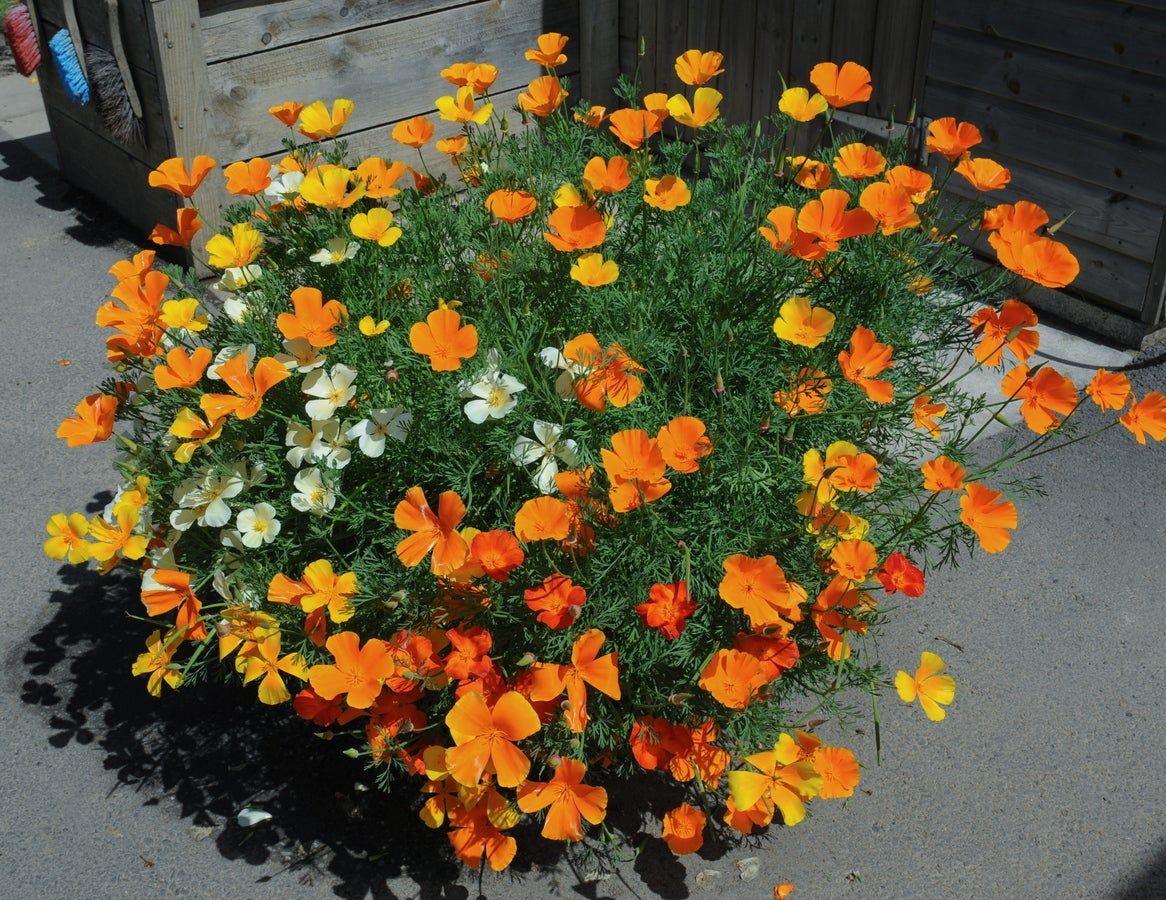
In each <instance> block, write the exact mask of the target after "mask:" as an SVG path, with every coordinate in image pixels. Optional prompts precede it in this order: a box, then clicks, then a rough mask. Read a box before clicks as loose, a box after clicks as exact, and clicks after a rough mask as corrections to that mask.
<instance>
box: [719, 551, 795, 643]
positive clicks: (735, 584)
mask: <svg viewBox="0 0 1166 900" xmlns="http://www.w3.org/2000/svg"><path fill="white" fill-rule="evenodd" d="M723 566H724V570H725V577H724V578H722V579H721V583H720V585H719V586H718V588H717V590H718V593H719V594H720V597H721V599H722V600H724V601H725V602H726V603H728V604H729V606H732V607H734V608H735V609H739V610H741V611H742V612H743V613H745V615H746V616H748V617H749V624H750V625H751V626H752V627H753V628H766V627H769V626H776V627H777V628H778V630H784V631H788V630H789V629H790V628H792V627H793V625H792V623H793V622H798V621H801V618H802V612H801V608H800V607H801V603H802V602H803V601H804V600H805V599H806V592H805V591H804V590H803V589H802V587H801V586H800V585H798V584H795V583H793V582H791V581H787V580H786V577H785V572H783V571H782V569H781V567H780V566H779V565H778V564H777V560H776V559H774V558H773V557H772V556H761V557H751V556H746V555H744V554H743V553H735V554H733V555H732V556H730V557H728V558H727V559H726V560H725V561H724V564H723Z"/></svg>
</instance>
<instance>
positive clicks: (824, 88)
mask: <svg viewBox="0 0 1166 900" xmlns="http://www.w3.org/2000/svg"><path fill="white" fill-rule="evenodd" d="M810 83H811V84H813V85H814V87H816V88H817V89H818V91H819V93H821V95H822V96H823V97H825V98H826V102H827V103H829V104H830V105H831V106H833V107H835V108H841V107H844V106H851V105H853V104H855V103H862V102H864V101H866V100H869V99H870V95H871V91H872V88H871V83H870V72H868V71H867V70H866V69H865V68H864V67H863V66H860V65H859V64H858V63H856V62H846V63H843V64H842V65H841V66H838V65H837V64H836V63H832V62H823V63H818V64H817V65H816V66H814V68H812V69H810Z"/></svg>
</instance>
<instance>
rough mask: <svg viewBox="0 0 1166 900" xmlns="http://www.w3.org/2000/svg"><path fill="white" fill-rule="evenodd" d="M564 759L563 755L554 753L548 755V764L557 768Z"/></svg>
mask: <svg viewBox="0 0 1166 900" xmlns="http://www.w3.org/2000/svg"><path fill="white" fill-rule="evenodd" d="M562 761H563V757H561V756H560V755H559V754H557V753H552V754H551V755H550V756H548V757H547V765H548V766H551V767H552V768H556V769H557V768H558V767H559V763H561V762H562Z"/></svg>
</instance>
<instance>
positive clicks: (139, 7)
mask: <svg viewBox="0 0 1166 900" xmlns="http://www.w3.org/2000/svg"><path fill="white" fill-rule="evenodd" d="M148 5H149V4H147V3H146V2H145V0H121V3H120V5H119V12H120V19H121V26H122V28H121V33H122V39H123V40H124V42H125V51H126V59H127V60H129V63H130V65H131V66H137V67H138V68H141V69H145V70H146V71H147V72H153V71H155V63H154V50H153V44H152V42H151V41H150V31H149V27H148V22H149V19H148V12H147V7H148ZM75 8H76V10H77V25H78V27H79V28H80V30H81V39H82V40H83V41H84V42H85V43H87V44H92V45H93V46H95V47H100V48H101V49H103V50H108V51H110V52H112V51H113V46H112V44H111V43H110V40H109V21H108V19H107V17H106V11H105V3H104V0H75ZM36 9H37V13H38V14H39V15H40V17H41V19H43V20H44V22H45V27H44V28H43V29H42V34H43V35H44V38H45V40H46V41H47V40H48V39H49V38H51V37H52V36H53V35H54V34H56V33H57V31H59V30H60V29H61V28H64V27H65V9H64V3H63V2H62V0H38V2H37V4H36Z"/></svg>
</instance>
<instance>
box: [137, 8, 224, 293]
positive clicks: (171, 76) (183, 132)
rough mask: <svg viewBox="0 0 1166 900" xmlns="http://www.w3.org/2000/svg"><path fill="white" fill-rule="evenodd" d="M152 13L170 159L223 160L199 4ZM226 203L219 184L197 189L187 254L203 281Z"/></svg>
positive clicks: (208, 182) (209, 181)
mask: <svg viewBox="0 0 1166 900" xmlns="http://www.w3.org/2000/svg"><path fill="white" fill-rule="evenodd" d="M150 13H151V19H152V21H151V30H152V33H153V35H154V40H155V46H154V54H155V58H156V59H157V60H158V83H159V86H160V87H161V91H162V100H163V103H164V104H165V106H166V110H167V112H168V114H169V115H168V118H167V124H168V125H169V127H170V141H171V145H172V148H173V153H174V155H175V156H182V157H185V158H187V159H190V158H192V157H194V156H196V155H198V154H200V153H206V154H208V155H210V156H214V157H215V158H216V159H219V160H222V158H223V156H224V154H223V152H222V151H223V149H224V148H223V147H222V146H221V145H220V143H219V142H217V141H216V140H215V139H214V138H213V136H212V134H211V132H210V129H209V128H208V125H207V109H208V104H207V96H208V91H207V65H206V55H205V51H204V49H203V44H202V22H201V20H200V18H199V11H198V2H197V0H157V2H154V3H152V4H151V7H150ZM228 197H229V195H228V194H227V190H226V185H225V184H224V182H223V180H222V179H221V178H208V179H207V180H206V182H204V184H203V186H202V188H200V189H199V193H198V199H197V206H198V210H199V216H200V217H201V218H202V220H203V223H204V225H203V228H202V230H201V231H200V232H199V233H198V236H197V237H196V238H195V240H194V244H193V245H192V246H191V252H192V255H193V259H194V262H195V267H196V269H197V271H198V272H199V273H200V274H202V275H206V274H209V270H208V269H206V267H205V265H204V263H203V262H202V260H205V259H206V252H205V247H206V242H207V240H208V239H209V238H210V236H211V235H213V234H214V233H215V232H216V231H217V230H218V228H219V226H220V225H221V224H222V221H223V208H224V207H225V206H226V204H227V202H228Z"/></svg>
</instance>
